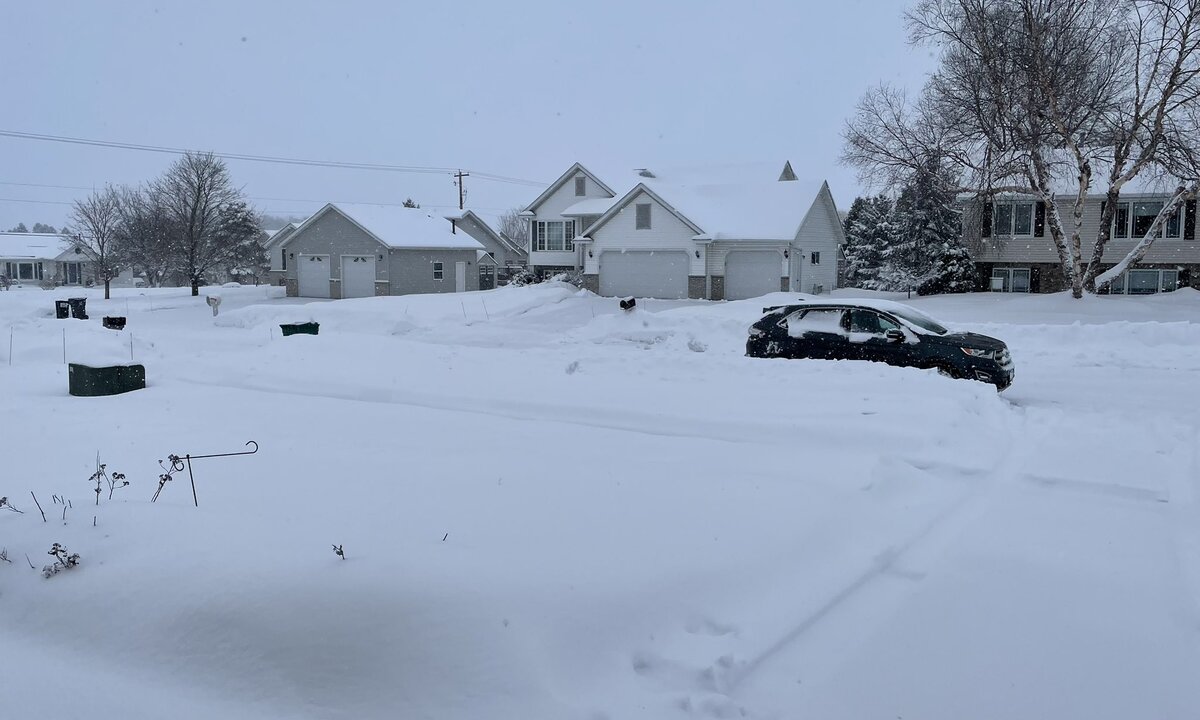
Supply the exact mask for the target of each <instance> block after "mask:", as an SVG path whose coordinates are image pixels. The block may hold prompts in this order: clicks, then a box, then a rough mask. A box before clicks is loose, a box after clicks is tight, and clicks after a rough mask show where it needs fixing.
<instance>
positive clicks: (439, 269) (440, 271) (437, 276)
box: [433, 262, 446, 280]
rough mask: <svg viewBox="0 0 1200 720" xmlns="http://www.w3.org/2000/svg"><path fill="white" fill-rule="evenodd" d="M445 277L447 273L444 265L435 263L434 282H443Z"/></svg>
mask: <svg viewBox="0 0 1200 720" xmlns="http://www.w3.org/2000/svg"><path fill="white" fill-rule="evenodd" d="M445 275H446V274H445V272H444V266H443V265H442V263H440V262H435V263H434V264H433V279H434V280H441V279H442V278H444V277H445Z"/></svg>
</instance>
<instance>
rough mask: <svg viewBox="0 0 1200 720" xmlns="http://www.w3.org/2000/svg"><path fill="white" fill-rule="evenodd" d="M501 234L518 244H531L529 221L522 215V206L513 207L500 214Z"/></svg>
mask: <svg viewBox="0 0 1200 720" xmlns="http://www.w3.org/2000/svg"><path fill="white" fill-rule="evenodd" d="M500 234H502V235H506V236H508V237H509V238H511V239H512V240H515V241H516V243H517V244H518V245H521V246H526V247H527V246H528V245H529V221H528V220H526V219H525V218H523V217H521V208H519V207H516V208H513V209H512V210H508V211H506V212H505V213H504V214H503V215H501V216H500Z"/></svg>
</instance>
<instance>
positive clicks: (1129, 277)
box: [1108, 269, 1179, 295]
mask: <svg viewBox="0 0 1200 720" xmlns="http://www.w3.org/2000/svg"><path fill="white" fill-rule="evenodd" d="M1178 288H1179V271H1178V270H1146V269H1139V270H1127V271H1125V272H1123V273H1121V274H1120V275H1118V276H1117V277H1116V279H1114V280H1113V281H1112V282H1111V283H1109V286H1108V292H1109V293H1110V294H1112V295H1152V294H1154V293H1157V292H1171V291H1173V290H1177V289H1178Z"/></svg>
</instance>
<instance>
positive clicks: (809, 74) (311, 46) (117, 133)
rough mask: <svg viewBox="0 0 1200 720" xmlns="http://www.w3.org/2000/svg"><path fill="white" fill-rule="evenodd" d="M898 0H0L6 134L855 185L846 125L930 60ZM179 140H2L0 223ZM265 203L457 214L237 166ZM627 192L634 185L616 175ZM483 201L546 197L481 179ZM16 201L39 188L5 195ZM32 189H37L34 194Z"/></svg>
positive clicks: (427, 182)
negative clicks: (118, 146) (844, 154)
mask: <svg viewBox="0 0 1200 720" xmlns="http://www.w3.org/2000/svg"><path fill="white" fill-rule="evenodd" d="M905 5H906V3H905V2H900V1H898V0H893V1H887V0H821V1H819V2H811V1H809V0H779V1H770V2H755V1H753V0H749V1H743V2H737V3H734V2H703V1H699V2H698V1H695V0H693V1H691V2H655V1H653V0H641V1H640V2H639V1H636V0H629V1H627V0H591V1H590V2H583V3H576V2H568V1H567V0H557V1H551V2H542V1H541V0H538V1H537V2H522V1H520V0H514V1H512V2H507V3H505V2H480V1H478V0H457V1H451V0H445V1H442V2H430V1H429V0H421V1H420V2H403V1H386V0H371V1H368V0H361V1H358V2H355V1H345V2H329V1H328V0H324V1H321V2H296V1H289V2H287V3H284V2H278V3H271V2H253V1H251V0H244V1H242V2H226V1H213V0H206V1H204V2H201V1H200V0H195V1H194V2H177V1H171V2H168V1H167V0H159V1H158V2H135V1H131V0H114V1H113V2H105V3H92V2H69V3H68V2H32V1H19V0H9V1H7V2H2V3H0V27H3V28H4V38H5V41H4V42H3V43H0V90H2V92H0V103H2V107H3V111H2V112H0V130H7V131H20V132H31V133H40V134H47V135H58V136H71V137H81V138H90V139H99V140H107V141H117V142H125V143H139V144H145V145H157V146H168V147H177V148H178V147H182V148H192V149H207V150H214V151H218V152H230V153H246V154H256V155H269V156H286V157H301V158H317V159H323V160H340V161H355V162H371V163H385V164H395V165H409V166H431V167H463V168H466V169H468V170H476V171H479V172H485V173H494V174H499V175H505V176H510V177H514V178H522V179H528V180H534V181H539V182H544V183H548V182H549V181H551V180H553V179H554V178H555V177H557V176H558V175H559V174H560V173H561V172H562V171H563V170H565V169H566V168H567V167H568V166H569V165H570V164H571V163H572V162H574V161H576V160H579V161H582V162H584V163H585V164H587V163H588V161H589V160H592V161H594V162H597V163H602V164H603V166H605V167H612V168H635V167H653V166H654V165H655V164H661V165H679V164H689V165H691V164H700V163H708V162H735V161H759V160H778V161H779V162H780V163H781V164H782V161H783V160H784V159H790V160H791V161H792V163H793V165H794V166H795V167H796V170H797V173H798V174H801V175H803V176H807V177H818V176H821V177H826V178H828V179H829V181H830V186H831V187H832V189H833V192H834V195H835V197H836V198H837V201H838V204H839V206H841V207H846V206H847V205H848V204H849V202H850V200H852V199H853V197H854V196H855V195H856V194H857V193H858V191H859V188H858V186H857V184H856V182H855V179H854V174H853V172H852V171H850V170H848V169H846V168H843V167H841V166H839V165H838V164H837V157H838V153H839V149H840V137H839V132H840V129H841V126H842V123H843V121H844V120H845V118H846V116H847V115H848V114H849V113H850V112H851V110H852V108H853V106H854V103H855V101H856V100H857V98H858V97H859V96H860V95H861V94H862V92H863V91H864V90H866V89H867V87H868V86H870V85H871V84H873V83H876V82H878V81H880V80H886V81H889V82H893V83H897V84H902V85H907V86H909V87H913V88H915V87H917V86H919V85H920V83H921V82H922V78H923V76H924V74H925V73H926V72H928V70H929V69H930V68H931V66H932V61H931V59H930V57H929V55H928V52H927V50H925V49H916V50H914V49H910V48H909V47H908V46H907V45H906V44H905V42H904V29H903V27H902V24H901V19H900V14H901V12H902V10H903V8H904V6H905ZM172 159H173V157H172V156H170V155H162V154H155V153H148V152H135V151H129V150H114V149H103V148H95V147H86V146H81V145H70V144H59V143H50V142H42V141H33V140H26V139H15V138H9V137H0V198H3V200H0V229H7V228H9V227H12V226H13V225H15V224H16V223H18V222H24V223H25V224H26V225H32V224H33V223H34V222H46V223H49V224H52V225H55V226H58V225H60V224H62V223H63V221H64V220H65V219H66V217H67V214H68V213H69V211H70V207H69V206H68V205H67V204H63V203H69V202H70V201H71V200H72V199H74V198H76V197H79V196H81V195H86V193H87V191H86V190H77V189H71V188H61V187H29V186H28V185H21V184H16V183H24V184H41V185H61V186H77V187H83V188H90V187H92V186H101V185H103V184H104V183H106V182H111V183H118V184H121V183H130V184H136V183H139V182H142V181H145V180H148V179H151V178H153V177H154V176H156V175H158V174H159V173H160V172H162V170H163V169H164V168H165V167H166V166H167V165H168V164H169V163H170V162H171V160H172ZM229 165H230V169H231V171H232V174H233V177H234V179H235V181H236V182H237V183H238V184H240V185H242V186H243V187H244V189H245V192H246V194H247V195H249V196H251V198H253V202H254V203H255V205H256V206H257V207H259V208H260V209H262V210H265V211H269V212H273V213H293V214H297V215H306V214H308V213H310V212H312V211H313V210H315V209H317V208H318V207H319V206H320V204H321V203H323V202H325V201H330V200H334V201H336V200H340V201H356V202H400V201H402V200H404V198H406V197H408V196H412V197H413V198H415V199H416V200H417V201H418V202H420V203H422V205H423V206H425V207H432V208H435V209H442V208H443V207H445V208H449V207H451V206H455V205H456V203H457V194H456V190H455V187H454V185H453V184H452V179H451V178H450V177H449V175H447V174H444V173H440V174H405V173H394V172H366V171H355V170H344V169H325V168H308V167H295V166H287V165H272V164H261V163H253V162H248V161H230V163H229ZM618 183H619V180H618ZM467 189H468V191H469V195H468V205H470V206H473V207H475V208H477V209H479V210H481V211H483V212H487V213H489V214H497V213H498V212H500V211H501V210H503V209H504V208H508V207H511V206H514V205H520V204H524V203H526V202H528V201H530V200H532V199H533V198H534V197H536V196H537V194H538V192H539V191H538V189H536V188H534V187H529V186H523V185H519V184H513V183H505V182H497V181H492V180H485V179H483V178H475V177H472V178H468V180H467ZM14 200H23V201H30V202H14ZM31 201H40V202H31Z"/></svg>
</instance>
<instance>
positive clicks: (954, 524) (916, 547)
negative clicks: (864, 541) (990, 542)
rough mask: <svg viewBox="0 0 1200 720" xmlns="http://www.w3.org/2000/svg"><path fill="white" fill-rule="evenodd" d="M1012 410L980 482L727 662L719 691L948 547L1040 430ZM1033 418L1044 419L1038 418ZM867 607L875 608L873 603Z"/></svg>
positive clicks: (1008, 479)
mask: <svg viewBox="0 0 1200 720" xmlns="http://www.w3.org/2000/svg"><path fill="white" fill-rule="evenodd" d="M1017 412H1018V413H1019V415H1020V416H1021V417H1022V419H1023V420H1024V423H1023V427H1022V428H1021V430H1020V431H1019V432H1017V433H1015V434H1014V436H1013V437H1011V438H1010V441H1009V450H1008V452H1007V453H1005V455H1004V461H1003V462H1002V463H1000V465H999V466H998V467H997V468H996V470H995V472H993V473H991V475H990V480H988V481H987V482H986V484H985V485H984V486H983V487H980V488H978V489H977V490H974V491H972V492H968V493H967V494H965V495H963V496H962V497H960V498H959V499H957V500H956V501H954V502H952V503H951V504H950V505H949V506H948V507H946V508H945V509H943V510H942V511H941V512H939V513H938V514H936V515H935V516H934V517H933V518H932V519H931V520H930V521H929V522H927V523H926V524H925V525H923V526H922V527H921V528H920V529H918V530H917V531H916V532H914V533H912V534H910V535H908V536H906V537H904V538H903V539H901V540H900V541H899V542H897V543H891V544H889V545H886V546H884V547H883V548H882V549H881V550H880V552H878V553H877V554H876V555H875V557H874V559H873V560H872V561H871V563H870V564H869V565H868V566H867V567H865V568H864V569H863V570H862V571H861V572H860V573H859V574H857V575H856V576H855V577H854V578H853V579H851V580H850V581H849V582H848V583H846V584H845V585H843V586H842V587H840V588H839V589H838V590H836V591H835V592H834V593H833V594H832V595H831V596H830V597H829V598H828V599H827V600H826V601H825V602H824V603H822V604H821V606H820V607H818V608H817V609H816V610H814V611H812V612H810V613H808V614H807V615H805V616H804V617H802V618H800V619H799V620H798V621H797V622H796V624H795V625H793V626H792V628H791V629H790V630H788V631H787V632H785V633H784V634H783V635H781V636H780V637H779V638H778V639H777V640H776V641H775V642H773V643H772V644H771V645H769V646H768V647H767V648H765V649H763V650H761V651H760V652H758V653H757V654H756V655H755V656H754V657H752V658H750V659H749V660H747V661H744V662H742V663H739V664H737V665H736V666H735V667H733V668H731V670H730V672H729V674H728V675H727V676H726V681H725V683H724V690H725V693H726V694H727V695H731V696H732V695H733V694H735V693H737V692H738V691H739V689H741V688H742V687H744V685H745V684H746V683H747V682H749V681H751V680H753V678H754V677H755V676H756V675H757V674H758V673H759V672H760V671H761V670H762V669H763V668H764V667H767V666H769V665H771V664H772V663H773V662H774V661H775V660H776V659H777V658H779V657H780V656H782V655H783V654H784V653H785V652H787V651H789V650H791V649H793V648H794V647H796V646H798V645H799V644H800V643H802V642H803V641H804V639H805V637H806V636H807V635H809V634H810V632H811V631H812V630H813V629H814V628H816V627H818V626H820V625H822V624H823V623H824V622H825V621H826V620H828V619H830V618H831V617H832V616H834V615H836V614H837V613H838V611H839V610H841V609H843V608H844V607H845V606H846V605H847V604H848V603H849V602H850V601H852V600H856V599H858V598H859V596H861V595H863V594H864V593H868V592H871V590H872V589H873V588H875V587H876V586H878V585H879V583H878V581H879V580H881V579H884V578H891V577H893V576H895V577H900V578H901V579H909V580H911V579H913V578H914V577H920V576H921V573H925V572H928V571H929V569H930V566H931V565H933V564H934V563H936V561H937V560H938V559H939V558H940V557H941V556H942V555H943V554H944V553H945V551H946V550H947V549H948V548H949V547H950V544H951V542H952V541H953V539H954V538H956V537H958V536H959V535H960V534H961V533H962V532H964V531H966V530H968V529H969V528H970V527H972V526H973V521H974V519H975V518H977V517H979V516H980V515H982V514H984V513H985V512H987V510H988V507H989V505H990V503H991V501H992V500H993V499H994V498H995V496H996V494H997V491H998V490H999V489H1001V488H1004V487H1008V486H1011V485H1012V484H1013V483H1014V482H1015V481H1016V479H1017V478H1018V477H1019V475H1020V474H1021V471H1022V468H1023V467H1024V465H1025V463H1026V461H1027V460H1028V458H1029V456H1030V454H1031V450H1030V447H1031V442H1030V441H1031V440H1032V439H1034V438H1037V437H1040V436H1043V433H1042V432H1041V431H1039V430H1037V429H1036V428H1034V427H1033V425H1034V423H1032V422H1031V419H1030V418H1029V417H1028V416H1027V414H1026V413H1023V412H1020V411H1019V410H1018V411H1017ZM1036 424H1037V425H1042V424H1045V423H1044V422H1043V421H1040V420H1039V421H1038V422H1037V423H1036ZM914 556H920V558H921V562H920V563H919V566H920V568H921V573H913V572H911V571H902V570H901V568H900V566H901V564H902V563H904V562H906V561H910V560H912V559H913V558H914ZM900 592H901V595H900V596H898V597H896V598H894V599H893V600H892V603H896V602H902V601H903V598H904V597H907V596H909V595H911V594H912V591H911V590H908V589H905V590H902V591H900ZM872 607H873V608H875V609H876V610H877V609H878V608H877V606H875V605H873V606H872Z"/></svg>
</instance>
